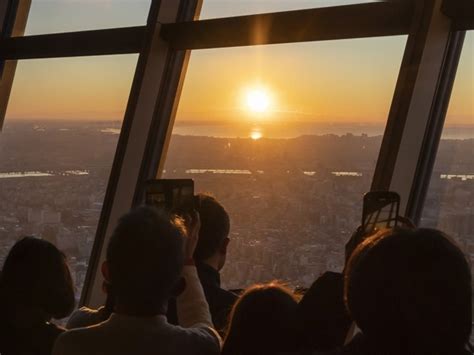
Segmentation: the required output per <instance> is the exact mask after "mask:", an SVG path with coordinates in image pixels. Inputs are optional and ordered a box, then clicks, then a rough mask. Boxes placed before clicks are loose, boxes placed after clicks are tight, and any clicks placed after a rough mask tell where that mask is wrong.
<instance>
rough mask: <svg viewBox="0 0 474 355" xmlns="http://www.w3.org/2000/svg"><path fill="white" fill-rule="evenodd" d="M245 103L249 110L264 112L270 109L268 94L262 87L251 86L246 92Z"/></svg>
mask: <svg viewBox="0 0 474 355" xmlns="http://www.w3.org/2000/svg"><path fill="white" fill-rule="evenodd" d="M245 103H246V105H247V109H248V110H250V111H251V112H254V113H265V112H268V111H269V109H270V95H269V93H268V91H267V90H266V89H264V88H252V89H249V90H248V91H247V93H246V96H245Z"/></svg>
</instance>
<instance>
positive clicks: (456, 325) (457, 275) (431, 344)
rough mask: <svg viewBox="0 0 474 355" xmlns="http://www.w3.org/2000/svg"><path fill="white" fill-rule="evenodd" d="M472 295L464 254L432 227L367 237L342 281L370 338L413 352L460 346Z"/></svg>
mask: <svg viewBox="0 0 474 355" xmlns="http://www.w3.org/2000/svg"><path fill="white" fill-rule="evenodd" d="M471 293H472V291H471V273H470V270H469V265H468V263H467V260H466V258H465V257H464V255H463V253H462V252H461V250H460V249H459V248H458V247H457V246H456V245H454V244H453V243H452V242H451V241H450V240H449V238H448V237H447V236H446V235H445V234H443V233H442V232H439V231H437V230H433V229H413V230H411V229H410V230H409V229H398V230H393V231H388V232H382V233H380V234H378V235H375V236H374V237H372V238H370V239H367V240H366V241H364V242H363V243H362V244H361V245H360V246H359V247H358V248H357V249H356V250H355V252H354V254H353V255H352V257H351V259H350V261H349V267H348V270H347V274H346V279H345V297H346V302H347V306H348V308H349V310H350V312H351V314H352V316H353V318H354V320H355V321H356V323H357V325H358V326H359V327H360V329H361V330H362V332H363V333H364V334H365V335H366V337H367V338H368V339H369V341H370V342H372V343H376V344H378V345H376V346H384V345H385V347H386V346H387V344H390V346H391V347H395V346H399V347H402V346H405V347H409V348H410V350H411V351H412V353H416V352H417V349H418V350H419V351H422V352H423V353H454V351H455V349H463V347H464V346H465V344H466V343H467V342H468V340H469V335H470V333H471V326H472V323H471V320H472V313H471V309H472V303H471V302H472V297H471ZM430 349H431V350H430ZM399 350H400V351H401V352H403V351H405V350H406V348H405V349H399ZM456 351H457V350H456Z"/></svg>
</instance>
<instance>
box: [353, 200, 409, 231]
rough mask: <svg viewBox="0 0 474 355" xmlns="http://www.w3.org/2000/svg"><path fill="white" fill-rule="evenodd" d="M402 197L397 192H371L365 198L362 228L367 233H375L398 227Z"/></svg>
mask: <svg viewBox="0 0 474 355" xmlns="http://www.w3.org/2000/svg"><path fill="white" fill-rule="evenodd" d="M399 208H400V196H399V195H398V194H397V193H396V192H390V191H382V192H369V193H367V194H365V196H364V209H363V214H362V226H363V228H364V231H365V233H367V234H370V233H375V232H377V231H378V230H381V229H385V228H393V227H395V226H396V225H397V220H398V213H399Z"/></svg>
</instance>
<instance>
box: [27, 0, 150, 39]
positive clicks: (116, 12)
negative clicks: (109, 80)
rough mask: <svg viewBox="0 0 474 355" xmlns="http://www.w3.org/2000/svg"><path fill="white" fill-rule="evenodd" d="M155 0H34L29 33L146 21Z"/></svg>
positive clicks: (124, 25) (125, 24)
mask: <svg viewBox="0 0 474 355" xmlns="http://www.w3.org/2000/svg"><path fill="white" fill-rule="evenodd" d="M150 4H151V0H74V1H65V0H31V8H30V12H29V16H28V22H27V26H26V32H25V35H39V34H47V33H58V32H72V31H86V30H96V29H103V28H113V27H128V26H142V25H145V24H146V20H147V17H148V11H149V9H150Z"/></svg>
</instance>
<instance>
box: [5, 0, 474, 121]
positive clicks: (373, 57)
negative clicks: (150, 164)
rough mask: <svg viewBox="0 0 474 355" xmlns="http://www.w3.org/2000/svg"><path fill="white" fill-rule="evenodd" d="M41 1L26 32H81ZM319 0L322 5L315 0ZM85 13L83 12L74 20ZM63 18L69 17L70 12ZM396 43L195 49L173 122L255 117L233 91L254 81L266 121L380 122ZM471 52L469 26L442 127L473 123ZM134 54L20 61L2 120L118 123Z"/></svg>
mask: <svg viewBox="0 0 474 355" xmlns="http://www.w3.org/2000/svg"><path fill="white" fill-rule="evenodd" d="M56 1H57V0H56ZM83 1H85V2H86V3H87V4H89V6H96V7H97V6H98V4H100V6H101V7H100V8H95V16H96V17H97V19H96V22H97V24H101V23H102V22H101V21H100V19H101V18H102V19H103V18H107V19H108V20H107V21H109V22H108V23H107V24H106V25H105V26H106V27H114V26H124V25H137V24H141V23H142V22H144V18H145V16H146V10H147V6H148V3H149V1H148V0H137V1H138V2H139V3H140V4H141V6H138V7H137V6H135V7H134V9H138V10H134V15H133V16H131V17H130V16H127V15H128V14H129V13H130V11H131V10H130V9H131V8H126V7H124V5H123V2H121V3H120V4H122V5H121V6H118V5H117V4H118V2H115V3H114V1H112V0H108V1H96V2H90V1H89V2H88V1H87V0H83ZM220 1H221V2H217V1H212V0H210V1H209V0H208V1H207V2H206V1H205V3H204V7H203V14H202V15H203V17H205V18H206V17H207V18H209V17H217V16H228V15H230V13H226V11H228V10H229V6H224V4H229V3H230V2H231V1H230V0H220ZM44 3H45V2H43V3H40V2H38V1H36V2H35V1H33V7H32V9H31V13H30V20H29V21H30V22H29V23H28V28H27V33H28V34H36V33H45V32H57V31H59V30H63V31H65V30H78V29H84V28H83V27H77V26H83V23H80V21H78V22H77V23H75V22H74V21H69V22H67V21H64V23H67V26H70V27H67V26H66V25H65V24H62V23H54V21H47V20H46V19H48V18H53V19H54V18H56V16H54V17H51V16H52V15H53V14H54V13H53V12H52V10H51V9H53V10H55V11H57V13H56V15H57V16H60V15H61V13H60V11H59V10H60V9H61V8H60V6H59V5H58V4H56V6H55V7H54V6H53V5H52V4H54V1H53V0H51V2H49V5H50V7H51V8H50V9H49V10H48V8H45V7H44V6H43V5H44ZM125 3H127V2H126V1H125ZM255 3H258V1H257V2H255ZM270 3H271V1H270ZM275 3H276V2H275ZM319 3H320V4H321V5H324V2H323V1H319ZM90 4H93V5H90ZM134 4H135V5H136V4H137V3H134ZM278 4H279V5H278V6H279V7H277V6H276V5H275V6H273V7H275V9H274V8H273V7H272V8H271V9H265V8H263V9H262V11H265V10H272V11H277V10H286V9H290V8H292V7H294V6H300V7H308V4H311V3H310V2H308V1H304V0H301V1H299V2H298V1H295V2H281V1H280V2H278ZM312 4H314V0H313V2H312ZM76 5H77V4H76ZM128 5H130V6H132V5H133V4H132V3H129V4H128ZM285 5H286V6H285ZM35 6H36V7H35ZM41 6H43V7H41ZM63 6H64V5H63ZM81 6H82V7H81V8H83V7H84V6H85V5H84V4H83V5H81ZM114 6H115V7H114ZM58 8H59V10H58ZM101 9H102V10H103V11H104V12H103V13H101V12H100V10H101ZM66 10H68V11H71V7H69V8H68V7H66V6H65V7H64V9H63V11H66ZM76 10H77V9H76ZM235 10H236V11H235V14H240V13H245V11H249V9H248V7H245V6H240V7H239V6H236V9H235ZM237 10H238V11H237ZM111 11H115V12H114V13H115V14H116V15H117V17H113V16H108V17H106V16H105V14H106V13H108V14H109V15H110V12H111ZM239 11H240V12H239ZM258 11H259V9H254V12H258ZM86 15H90V14H85V13H84V14H80V15H78V16H79V17H80V16H86ZM101 15H102V16H103V17H101ZM64 16H66V15H64V14H63V17H64ZM71 16H72V15H71V14H69V17H70V18H74V19H75V18H76V17H71ZM89 17H90V16H89ZM89 17H88V18H89ZM90 21H91V22H90V24H89V25H90V26H88V27H87V28H88V29H89V28H97V27H98V25H97V24H96V23H94V18H92V20H90ZM114 21H115V22H114ZM48 26H49V27H48ZM55 26H56V27H55ZM75 26H76V27H75ZM405 42H406V37H405V36H401V37H387V38H373V39H359V40H344V41H330V42H314V43H299V44H287V45H272V46H260V47H248V48H231V49H216V50H203V51H195V52H194V53H193V54H192V57H191V62H190V65H189V69H188V73H187V77H186V82H185V86H184V90H183V94H182V97H181V102H180V105H179V111H178V119H181V120H229V119H242V118H249V119H255V117H252V115H251V114H249V113H248V112H246V111H243V109H244V104H243V102H242V93H243V91H245V88H248V87H252V86H255V85H261V86H264V87H266V88H267V89H268V91H269V92H270V94H271V96H272V101H273V104H272V105H271V111H272V112H271V113H269V114H268V115H267V119H281V120H315V121H331V122H338V121H344V122H348V121H349V122H354V121H358V122H383V121H384V120H386V118H387V113H388V110H389V107H390V103H391V100H392V96H393V90H394V87H395V82H396V79H397V75H398V71H399V68H400V63H401V58H402V55H403V51H404V47H405ZM473 58H474V36H473V33H472V31H471V32H470V33H469V35H468V39H467V42H466V47H465V49H464V52H463V57H462V61H461V66H460V69H459V73H458V78H457V81H456V85H455V90H454V93H453V98H452V101H451V106H450V111H449V116H450V118H449V122H450V123H456V124H465V123H474V103H473V100H472V97H473V93H474V62H473ZM136 60H137V55H121V56H107V57H92V58H68V59H47V60H30V61H22V62H20V63H19V64H18V69H17V74H16V78H15V82H14V86H13V90H12V95H11V99H10V104H9V108H8V112H7V119H9V120H10V119H31V118H35V119H43V118H52V119H87V120H102V119H104V120H117V119H122V118H123V112H124V110H125V107H126V104H127V99H128V95H129V90H130V85H131V82H132V79H133V75H134V70H135V64H136Z"/></svg>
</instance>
